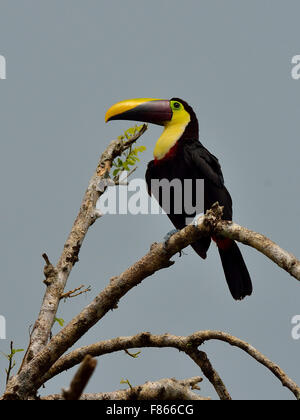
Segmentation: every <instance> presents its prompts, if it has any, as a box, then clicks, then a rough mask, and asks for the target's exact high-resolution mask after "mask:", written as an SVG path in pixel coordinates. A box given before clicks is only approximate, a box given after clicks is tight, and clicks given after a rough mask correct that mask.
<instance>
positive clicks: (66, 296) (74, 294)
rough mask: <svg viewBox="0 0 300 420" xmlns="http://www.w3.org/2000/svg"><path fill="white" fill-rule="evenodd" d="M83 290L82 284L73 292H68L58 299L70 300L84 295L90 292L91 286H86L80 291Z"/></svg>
mask: <svg viewBox="0 0 300 420" xmlns="http://www.w3.org/2000/svg"><path fill="white" fill-rule="evenodd" d="M83 288H84V284H82V285H81V286H79V287H76V288H75V289H73V290H70V291H69V292H66V293H63V294H62V295H61V297H60V298H61V299H71V298H74V297H77V296H80V295H83V294H84V293H87V292H90V291H91V286H88V287H87V288H85V289H84V290H81V289H83Z"/></svg>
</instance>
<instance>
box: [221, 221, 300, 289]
mask: <svg viewBox="0 0 300 420" xmlns="http://www.w3.org/2000/svg"><path fill="white" fill-rule="evenodd" d="M215 232H216V233H217V234H219V235H221V236H224V237H226V238H230V239H233V240H235V241H238V242H241V243H243V244H244V245H248V246H251V247H252V248H255V249H256V250H257V251H259V252H261V253H262V254H264V255H265V256H266V257H268V258H270V260H272V261H273V262H274V263H275V264H277V265H278V266H279V267H281V268H282V269H283V270H285V271H287V272H288V273H289V274H290V275H291V276H293V277H295V279H297V280H299V281H300V261H299V260H298V259H297V258H296V257H295V256H294V255H293V254H291V253H289V252H287V251H285V250H284V249H282V248H280V246H279V245H277V244H276V243H275V242H273V241H271V239H269V238H267V237H266V236H264V235H262V234H260V233H257V232H253V231H252V230H249V229H247V228H245V227H242V226H239V225H238V224H236V223H233V222H227V221H224V220H222V221H218V223H217V225H216V227H215Z"/></svg>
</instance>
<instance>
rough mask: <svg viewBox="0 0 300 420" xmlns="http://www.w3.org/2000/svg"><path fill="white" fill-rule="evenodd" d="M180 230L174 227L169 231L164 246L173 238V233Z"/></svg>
mask: <svg viewBox="0 0 300 420" xmlns="http://www.w3.org/2000/svg"><path fill="white" fill-rule="evenodd" d="M177 232H179V229H172V230H170V232H168V233H167V234H166V235H165V236H164V246H165V247H166V246H167V245H168V242H169V240H170V238H172V236H173V235H175V233H177Z"/></svg>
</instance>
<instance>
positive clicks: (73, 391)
mask: <svg viewBox="0 0 300 420" xmlns="http://www.w3.org/2000/svg"><path fill="white" fill-rule="evenodd" d="M96 366H97V360H96V359H93V358H92V357H91V356H90V355H89V354H87V355H86V356H85V358H84V359H83V361H82V363H81V365H80V367H79V369H78V371H77V372H76V374H75V376H74V378H73V380H72V382H71V384H70V387H69V388H68V389H64V390H63V391H62V398H63V399H64V400H69V401H70V400H75V401H76V400H79V399H80V397H81V394H82V393H83V391H84V388H85V387H86V385H87V383H88V381H89V380H90V378H91V376H92V374H93V373H94V370H95V369H96Z"/></svg>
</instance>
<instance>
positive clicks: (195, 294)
mask: <svg viewBox="0 0 300 420" xmlns="http://www.w3.org/2000/svg"><path fill="white" fill-rule="evenodd" d="M0 6H1V15H0V54H2V55H4V56H5V58H6V61H7V80H0V109H1V113H0V134H1V149H2V152H1V155H0V180H1V181H0V182H1V192H2V199H1V207H0V212H1V218H0V220H1V243H0V253H1V265H0V270H1V282H2V292H1V295H0V314H1V315H4V316H5V317H6V320H7V340H1V341H0V350H2V351H4V352H7V351H8V348H9V340H14V343H15V347H18V348H20V347H22V348H25V347H26V346H27V343H28V329H29V326H30V325H31V324H33V323H34V321H35V319H36V316H37V312H38V310H39V306H40V302H41V298H42V296H43V293H44V285H43V283H42V280H43V274H42V270H43V260H42V258H41V254H42V253H43V252H47V254H48V255H49V257H50V259H51V261H52V262H53V263H54V262H56V261H57V259H58V257H59V255H60V252H61V250H62V247H63V244H64V241H65V239H66V236H67V234H68V232H69V230H70V228H71V225H72V223H73V220H74V217H75V216H76V214H77V211H78V208H79V206H80V203H81V198H82V195H83V193H84V190H85V188H86V186H87V183H88V181H89V178H90V176H91V175H92V173H93V171H94V169H95V166H96V164H97V160H98V156H99V155H100V153H101V152H102V151H103V149H104V148H105V147H106V145H107V143H108V141H109V140H111V139H113V138H115V137H116V136H118V135H119V134H121V132H122V131H123V130H124V129H126V128H128V127H129V126H130V123H128V122H113V123H111V124H108V125H105V124H104V114H105V111H106V109H107V108H108V107H109V106H110V105H112V104H113V103H114V102H116V101H118V100H121V99H127V98H131V97H132V98H134V97H158V98H171V97H173V96H178V97H182V98H183V99H185V100H186V101H188V102H189V104H191V105H192V106H193V107H194V110H195V112H196V113H197V115H198V118H199V122H200V133H201V141H202V142H203V143H204V144H205V145H206V147H208V149H209V150H210V151H211V152H212V153H214V154H216V155H217V156H218V158H219V159H220V162H221V164H222V168H223V172H224V176H225V181H226V185H227V187H228V188H229V190H230V192H231V194H232V197H233V200H234V220H235V221H236V222H237V223H240V224H242V225H244V226H247V227H249V228H250V229H253V230H256V231H259V232H261V233H264V234H266V235H267V236H269V237H271V238H272V239H273V240H274V241H277V242H278V243H279V244H280V245H281V246H282V247H284V248H286V249H287V250H289V251H291V252H293V253H294V254H296V255H297V254H298V256H299V226H298V217H299V211H300V200H299V193H298V189H299V188H298V180H299V175H300V169H299V153H300V148H299V109H300V101H299V93H300V81H295V80H293V79H292V78H291V59H292V57H293V56H294V55H296V54H300V45H299V36H300V29H299V14H300V5H299V2H298V1H293V0H289V1H287V2H283V1H277V0H266V1H264V2H261V1H256V0H254V1H253V0H252V1H243V2H241V1H239V0H226V1H221V0H219V1H217V0H207V1H204V0H201V1H200V0H197V1H194V0H188V1H186V2H180V1H178V0H173V1H171V0H164V1H158V0H155V1H152V2H146V1H137V0H127V1H123V0H112V1H110V2H108V1H93V0H88V1H78V0H72V1H71V0H64V1H58V0H52V1H51V2H50V1H47V2H45V1H44V2H40V1H38V0H35V1H33V0H27V1H26V2H18V1H16V0H9V1H4V0H0ZM160 132H161V128H159V127H156V126H150V127H149V130H148V132H147V133H146V134H145V135H144V136H143V138H142V140H141V144H144V145H146V146H147V152H145V153H144V154H143V156H142V160H141V163H140V165H139V169H138V171H137V172H136V173H135V176H137V177H143V174H144V172H145V168H146V164H147V162H148V161H149V160H150V159H151V158H152V150H153V148H154V144H155V141H156V139H157V138H158V136H159V134H160ZM170 229H171V224H170V222H169V220H168V218H167V217H166V216H164V215H160V216H130V215H128V216H107V217H105V218H102V219H100V220H99V221H98V222H97V224H96V225H94V227H93V228H92V229H91V231H90V232H89V234H88V236H87V238H86V241H85V243H84V246H83V248H82V251H81V255H80V263H79V264H78V265H76V267H75V269H74V271H73V272H72V275H71V278H70V280H69V283H68V289H72V288H74V287H76V286H78V285H80V284H82V283H84V284H86V285H91V287H92V292H91V293H90V294H89V295H86V296H80V297H78V298H76V299H74V300H71V301H69V302H67V303H65V304H62V305H61V307H60V310H59V313H58V315H59V317H62V318H64V319H65V320H66V321H69V320H71V318H72V317H73V316H74V315H75V314H76V313H77V312H78V311H79V310H80V309H81V308H82V307H83V306H85V305H86V304H88V302H89V301H90V300H91V299H92V298H93V296H94V295H95V294H96V293H98V292H99V291H100V290H101V289H102V288H103V287H104V286H105V285H106V284H107V283H108V281H109V278H110V277H112V276H114V275H117V274H119V273H121V272H122V271H123V270H124V269H125V268H127V267H128V266H129V265H130V264H131V263H133V262H134V261H136V260H137V259H138V258H139V257H141V256H142V255H144V254H145V253H146V252H147V251H148V249H149V246H150V244H151V243H152V242H154V241H160V240H162V238H163V236H164V235H165V234H166V232H168V231H169V230H170ZM187 252H188V255H186V256H184V258H181V259H179V258H177V257H176V264H175V265H174V266H173V267H172V268H170V269H168V270H163V271H161V272H159V273H157V274H156V275H155V276H153V277H152V278H150V279H147V280H145V281H144V282H143V284H142V285H141V286H139V287H137V288H134V290H132V291H131V292H130V293H129V294H128V295H127V296H126V298H125V299H123V300H122V301H121V302H120V305H119V309H118V310H117V311H113V312H110V313H109V314H108V315H107V316H106V317H105V318H104V319H103V320H102V321H101V322H100V323H99V324H98V325H96V326H95V327H94V328H93V329H92V330H91V331H90V332H89V333H88V334H87V335H86V336H85V337H84V339H82V340H80V342H79V343H78V345H79V344H80V345H86V344H89V343H92V342H95V341H98V340H101V339H107V338H112V337H116V336H118V335H130V334H136V333H138V332H141V331H151V332H152V333H164V332H170V333H174V334H179V335H187V334H190V333H192V332H194V331H198V330H206V329H216V330H223V331H225V332H228V333H231V334H233V335H236V336H238V337H239V338H241V339H244V340H246V341H248V342H250V343H251V344H252V345H254V346H255V347H257V348H258V349H259V350H260V351H262V352H263V353H264V354H266V355H267V356H268V357H269V358H271V359H272V360H273V361H274V362H276V363H278V364H279V365H280V366H281V367H282V368H283V369H284V370H285V371H286V372H287V373H288V374H289V375H290V376H291V377H292V379H294V380H295V381H296V382H298V383H300V370H299V363H298V356H299V350H300V341H294V340H292V338H291V329H292V326H291V318H292V317H293V316H294V315H297V314H299V313H300V307H299V294H300V290H299V284H298V283H297V281H296V280H294V279H293V278H291V277H290V276H289V275H288V274H287V273H285V272H284V271H282V270H280V269H279V268H278V267H277V266H275V265H274V264H273V263H271V262H270V261H269V260H267V259H266V258H265V257H264V256H262V255H260V254H259V253H258V252H256V251H254V250H252V249H248V248H246V247H242V252H243V254H244V257H245V260H246V261H247V265H248V267H249V271H250V272H251V275H252V279H253V283H254V295H253V296H252V297H251V298H250V299H247V300H246V301H244V302H242V303H236V302H235V301H233V299H232V298H231V296H230V294H229V292H228V289H227V285H226V282H225V279H224V275H223V272H222V268H221V263H220V261H219V256H218V254H217V251H216V249H215V247H214V246H212V247H211V249H210V252H209V257H208V259H207V260H206V261H205V262H203V261H202V260H201V259H200V258H199V257H197V255H196V254H194V252H193V251H192V249H190V248H189V249H188V251H187ZM58 328H59V327H58V326H56V327H55V331H57V330H58ZM203 350H204V351H206V352H207V353H208V355H209V357H210V359H211V361H212V363H213V364H214V367H215V368H216V369H217V370H218V372H219V373H220V375H221V377H222V378H223V380H224V382H225V384H226V385H227V387H228V389H229V391H230V392H231V394H232V396H233V398H234V399H265V398H266V399H290V398H292V396H291V394H290V393H289V392H288V391H286V390H285V389H283V388H282V386H281V384H280V383H279V382H278V381H277V379H275V378H274V377H273V376H272V375H271V374H270V373H269V372H268V371H266V370H265V369H264V368H263V367H261V366H259V365H258V364H257V363H256V362H255V361H253V360H252V359H250V358H249V357H248V356H247V355H245V354H243V353H242V352H241V351H240V350H236V349H233V348H230V347H229V346H228V345H226V344H222V343H217V342H211V343H209V344H206V345H205V346H204V347H203ZM18 360H20V357H19V359H18ZM5 367H6V361H5V359H4V358H3V357H1V358H0V372H2V373H1V374H0V388H1V391H2V390H3V387H4V379H5V373H4V369H5ZM72 374H73V371H69V372H67V373H65V374H62V375H61V376H60V377H58V378H56V379H54V380H52V381H51V382H49V383H48V384H47V385H46V388H45V389H44V390H42V393H43V394H48V393H53V392H59V391H60V389H61V388H62V387H63V386H66V385H67V384H68V383H69V381H70V378H71V375H72ZM198 374H199V371H198V369H197V367H196V365H194V364H193V363H192V362H191V361H189V360H187V358H186V357H184V356H183V355H182V354H179V352H177V351H175V350H169V349H165V350H155V349H151V350H147V349H145V350H143V351H142V354H141V356H140V357H139V359H137V360H134V359H131V358H129V357H128V356H127V355H126V354H125V353H123V352H122V353H118V354H115V355H113V356H105V357H103V358H102V359H101V360H100V363H99V365H98V368H97V373H96V374H95V375H94V377H93V378H92V380H91V382H90V383H89V385H88V388H87V391H89V392H101V391H111V390H114V389H119V388H122V387H124V385H120V380H121V379H122V378H128V379H129V380H130V382H131V383H132V384H134V385H137V384H140V383H143V382H145V381H147V380H155V379H160V378H163V377H173V376H175V377H177V378H184V377H189V376H195V375H198ZM201 388H202V394H203V395H204V396H212V397H214V398H215V397H216V394H215V392H214V390H213V389H212V387H211V386H210V385H209V384H208V382H207V380H205V381H204V382H203V384H202V387H201Z"/></svg>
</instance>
